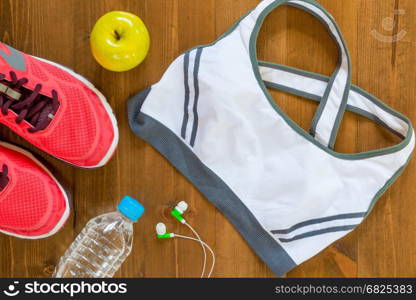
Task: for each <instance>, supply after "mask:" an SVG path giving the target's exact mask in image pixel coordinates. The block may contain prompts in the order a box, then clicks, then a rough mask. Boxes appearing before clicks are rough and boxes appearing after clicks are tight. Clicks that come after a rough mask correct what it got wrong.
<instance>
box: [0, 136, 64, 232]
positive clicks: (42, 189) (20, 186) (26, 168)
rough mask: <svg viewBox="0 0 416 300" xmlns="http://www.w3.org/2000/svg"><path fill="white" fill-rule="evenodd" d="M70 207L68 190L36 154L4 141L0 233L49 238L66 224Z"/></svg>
mask: <svg viewBox="0 0 416 300" xmlns="http://www.w3.org/2000/svg"><path fill="white" fill-rule="evenodd" d="M69 210H70V208H69V203H68V197H67V195H66V193H65V191H64V190H63V189H62V187H61V185H60V184H59V183H58V181H57V180H56V179H55V178H54V177H53V176H52V174H51V173H50V172H49V171H48V170H47V169H46V168H45V167H44V166H43V165H42V164H41V163H40V162H39V161H38V160H36V158H34V157H33V156H32V154H30V153H29V152H27V151H25V150H23V149H21V148H18V147H16V146H13V145H10V144H7V143H0V232H2V233H5V234H8V235H12V236H15V237H20V238H26V239H39V238H45V237H48V236H50V235H52V234H54V233H56V232H57V231H58V230H59V229H60V228H61V227H62V226H63V225H64V223H65V221H66V220H67V219H68V216H69Z"/></svg>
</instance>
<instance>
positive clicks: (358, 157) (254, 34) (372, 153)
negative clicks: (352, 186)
mask: <svg viewBox="0 0 416 300" xmlns="http://www.w3.org/2000/svg"><path fill="white" fill-rule="evenodd" d="M303 1H306V2H310V3H311V4H313V5H316V6H318V7H320V6H319V5H317V4H316V3H315V2H312V1H308V0H303ZM282 2H284V0H280V1H275V2H274V3H273V4H272V5H270V6H269V7H268V8H267V9H266V10H265V11H263V12H262V16H260V17H259V19H258V20H257V23H256V25H255V27H254V29H253V32H252V35H251V38H250V59H251V63H252V69H253V73H254V76H255V77H256V79H257V82H258V84H259V87H260V88H261V89H262V91H263V94H264V95H265V98H266V100H267V101H268V102H269V104H270V105H271V107H272V108H273V109H274V110H275V111H276V113H277V114H278V115H280V116H281V117H282V118H283V120H284V121H285V122H286V123H287V124H288V125H289V126H290V127H291V128H292V129H293V130H294V131H295V132H296V133H298V134H299V135H301V136H302V137H303V138H304V139H306V140H308V141H309V142H311V143H312V144H314V145H315V146H316V147H318V148H319V149H321V150H322V151H325V152H326V153H328V154H330V155H332V156H334V157H336V158H338V159H344V160H361V159H367V158H370V157H376V156H381V155H387V154H391V153H395V152H398V151H400V150H402V149H403V148H405V147H406V146H407V145H408V144H409V143H410V140H411V137H412V134H413V127H412V124H411V122H410V121H409V119H407V118H406V117H405V116H403V115H401V114H400V113H398V112H396V111H394V110H393V109H391V108H390V107H388V106H387V105H385V104H384V103H382V102H381V101H379V100H378V99H376V98H375V97H374V96H372V98H371V100H372V101H373V102H374V103H375V104H376V105H378V106H379V107H381V108H383V109H384V110H387V111H389V112H390V113H392V114H393V115H395V116H400V118H401V119H402V120H403V121H405V122H406V123H407V124H408V125H409V130H408V132H407V135H406V138H405V139H404V140H403V141H402V142H401V143H399V144H397V145H395V146H392V147H386V148H382V149H378V150H372V151H367V152H361V153H354V154H347V153H339V152H336V151H334V150H332V149H330V148H328V147H325V146H323V145H322V144H321V143H319V142H318V141H317V140H315V138H314V137H312V136H311V135H310V134H309V133H308V132H306V131H305V130H304V129H303V128H301V127H300V126H299V125H298V124H296V123H295V122H294V121H293V120H292V119H291V118H290V117H289V116H288V115H286V114H285V113H284V112H283V111H282V110H281V109H280V107H279V106H278V105H277V104H276V103H275V102H274V99H273V97H272V96H271V95H270V93H269V92H268V91H267V88H266V86H265V84H264V82H263V79H262V78H261V74H260V71H259V68H258V64H259V63H258V60H257V49H256V40H257V36H258V34H259V31H260V27H261V24H262V23H263V21H264V18H265V16H267V15H268V14H269V13H270V12H271V10H273V9H274V8H275V7H276V6H278V5H279V4H282ZM357 88H358V87H357ZM358 89H359V90H360V91H362V93H366V94H368V93H367V92H365V91H363V90H361V89H360V88H358Z"/></svg>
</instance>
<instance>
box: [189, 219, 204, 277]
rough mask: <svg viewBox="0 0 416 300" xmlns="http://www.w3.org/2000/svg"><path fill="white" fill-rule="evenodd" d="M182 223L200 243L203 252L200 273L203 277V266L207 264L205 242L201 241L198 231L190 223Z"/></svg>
mask: <svg viewBox="0 0 416 300" xmlns="http://www.w3.org/2000/svg"><path fill="white" fill-rule="evenodd" d="M183 224H185V225H186V226H187V227H188V228H189V229H190V230H191V231H192V232H193V234H194V235H195V236H196V237H197V239H198V241H199V243H200V244H201V248H202V250H203V252H204V264H203V265H202V273H201V278H203V277H204V274H205V266H206V265H207V251H206V250H205V247H204V243H205V242H203V241H202V240H201V238H200V237H199V234H198V232H196V230H195V229H194V228H193V227H192V226H191V225H189V224H188V223H187V222H185V223H183Z"/></svg>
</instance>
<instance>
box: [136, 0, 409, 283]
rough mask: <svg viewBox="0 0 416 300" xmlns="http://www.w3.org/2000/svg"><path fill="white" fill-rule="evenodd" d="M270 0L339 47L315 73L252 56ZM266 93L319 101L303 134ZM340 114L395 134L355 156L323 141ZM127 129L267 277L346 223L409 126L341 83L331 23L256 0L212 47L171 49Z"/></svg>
mask: <svg viewBox="0 0 416 300" xmlns="http://www.w3.org/2000/svg"><path fill="white" fill-rule="evenodd" d="M281 4H286V5H291V6H296V7H299V8H301V9H304V10H306V11H307V12H309V13H311V14H313V15H314V16H316V17H317V18H318V19H319V20H321V21H322V22H323V23H324V24H325V25H326V26H327V27H328V30H329V33H330V34H331V35H332V37H333V38H334V40H335V41H336V42H337V45H338V47H339V53H340V59H339V65H338V67H337V69H336V70H335V72H334V73H333V75H332V76H331V77H330V78H328V77H326V76H322V75H318V74H314V73H310V72H306V71H302V70H298V69H294V68H289V67H285V66H281V65H277V64H272V63H267V62H259V61H258V59H257V54H256V41H257V36H258V32H259V29H260V27H261V25H262V23H263V21H264V19H265V18H266V16H267V15H268V14H269V13H270V12H271V11H272V10H273V9H275V8H276V7H278V6H279V5H281ZM267 87H268V88H275V89H279V90H283V91H286V92H289V93H293V94H296V95H300V96H302V97H305V98H308V99H311V100H314V101H318V102H320V104H319V107H318V110H317V112H316V115H315V117H314V118H313V122H312V126H311V130H310V132H309V133H308V132H306V131H304V130H303V129H302V128H300V127H299V126H298V125H297V124H296V123H294V122H293V121H292V120H291V119H290V118H289V117H288V116H287V115H286V114H285V113H284V112H283V111H282V110H281V109H280V108H279V107H278V106H277V105H276V104H275V102H274V101H273V99H272V97H271V96H270V94H269V92H268V90H267ZM345 110H348V111H352V112H354V113H357V114H359V115H362V116H364V117H366V118H368V119H371V120H373V121H375V122H377V123H379V124H381V125H383V126H384V127H386V128H388V129H389V130H391V131H392V132H393V133H395V134H396V135H398V136H399V137H401V138H402V141H401V142H400V143H399V144H397V145H395V146H393V147H388V148H384V149H380V150H376V151H369V152H363V153H356V154H342V153H338V152H335V151H334V150H333V146H334V143H335V138H336V136H337V132H338V128H339V125H340V122H341V120H342V117H343V115H344V112H345ZM129 121H130V126H131V128H132V129H133V131H134V132H135V133H136V134H137V135H138V136H140V137H141V138H143V139H144V140H146V141H147V142H149V143H150V144H152V145H153V146H154V147H155V148H156V149H157V150H158V151H160V152H161V153H162V154H163V155H164V156H165V157H166V158H167V159H168V160H169V161H170V162H171V163H172V164H173V165H174V166H175V167H176V168H177V169H178V170H180V171H181V172H182V173H183V174H184V175H185V176H186V177H187V178H188V179H189V180H190V181H191V182H192V183H193V184H194V185H195V186H196V187H197V188H198V189H199V190H200V191H201V192H202V193H203V194H204V195H205V196H206V198H208V199H209V200H210V201H211V202H212V203H213V204H215V205H216V206H217V207H218V208H219V209H220V210H221V211H222V212H223V214H224V215H225V216H226V217H227V218H228V219H229V220H230V221H231V222H232V223H233V224H234V226H235V227H236V228H237V229H238V230H239V232H240V233H241V234H242V236H243V237H244V238H245V239H246V241H247V242H248V243H249V244H250V246H251V247H252V248H253V250H254V251H255V252H256V253H257V254H258V255H259V256H260V257H261V258H262V259H263V260H264V262H265V263H267V264H268V266H269V267H270V268H271V269H272V271H273V272H274V273H276V274H277V275H283V274H285V273H286V272H287V271H289V270H290V269H292V268H293V267H295V266H296V265H299V264H300V263H302V262H303V261H305V260H307V259H309V258H310V257H312V256H314V255H315V254H317V253H318V252H320V251H321V250H323V249H324V248H325V247H327V246H328V245H330V244H331V243H333V242H334V241H336V240H337V239H339V238H341V237H343V236H344V235H346V234H347V233H348V232H350V231H351V230H353V229H354V228H355V227H356V226H357V225H358V224H360V223H361V222H362V221H363V218H364V217H365V216H367V215H368V213H369V212H370V210H371V208H372V207H373V205H374V203H375V201H376V200H377V199H378V198H379V197H380V196H381V195H382V194H383V192H384V191H385V190H386V189H387V188H388V187H389V186H390V185H391V183H392V182H393V181H394V180H395V179H396V178H397V177H398V175H399V174H400V173H401V171H403V169H404V168H405V166H406V165H407V163H408V162H409V159H410V156H411V154H412V151H413V148H414V144H415V138H414V132H413V128H412V125H411V123H410V121H409V120H408V119H407V118H406V117H404V116H403V115H401V114H399V113H397V112H396V111H394V110H393V109H391V108H390V107H388V106H387V105H385V104H383V103H382V102H381V101H380V100H378V99H377V98H375V97H374V96H372V95H370V94H368V93H367V92H365V91H363V90H362V89H360V88H359V87H356V86H354V85H351V61H350V56H349V52H348V49H347V47H346V44H345V41H344V39H343V37H342V35H341V32H340V30H339V28H338V26H337V25H336V23H335V21H334V19H333V18H332V16H331V15H329V14H328V13H327V12H326V11H325V10H324V9H323V8H322V7H321V6H320V5H319V4H318V3H316V2H315V1H313V0H264V1H262V2H261V3H260V4H259V5H258V6H257V8H255V9H254V10H253V11H251V12H250V13H249V14H247V15H245V16H244V17H243V18H242V19H240V20H239V22H237V24H235V25H234V26H233V27H232V28H231V29H230V30H229V31H228V32H227V33H226V34H224V35H223V36H222V37H221V38H219V39H218V40H217V41H216V42H214V43H212V44H210V45H205V46H199V47H196V48H194V49H191V50H189V51H187V52H185V53H184V54H183V55H181V56H179V57H178V58H177V59H176V60H175V61H174V62H173V63H172V65H171V66H170V67H169V68H168V70H167V71H166V73H165V74H164V76H163V77H162V79H161V80H160V81H159V82H158V83H156V84H154V85H153V86H151V87H149V88H147V89H146V90H144V91H142V92H141V93H139V94H137V95H136V96H134V97H133V98H132V99H131V100H130V102H129Z"/></svg>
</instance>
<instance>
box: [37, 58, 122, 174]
mask: <svg viewBox="0 0 416 300" xmlns="http://www.w3.org/2000/svg"><path fill="white" fill-rule="evenodd" d="M32 57H33V58H35V59H37V60H40V61H42V62H44V63H47V64H51V65H53V66H55V67H57V68H59V69H61V70H63V71H66V72H68V73H69V74H71V75H72V76H73V77H75V78H76V79H78V80H79V81H81V82H82V83H84V84H85V85H86V86H87V87H88V88H89V89H90V90H92V91H93V92H94V93H95V94H96V95H97V96H98V98H99V99H100V101H101V103H102V104H103V106H104V108H105V110H106V111H107V113H108V115H109V116H110V120H111V123H112V125H113V130H114V139H113V142H112V143H111V146H110V148H109V149H108V152H107V153H106V155H105V156H104V158H103V159H102V160H101V161H100V162H99V163H98V164H97V165H94V166H77V165H74V164H73V163H71V162H69V161H66V160H64V159H61V158H59V157H57V159H59V160H62V161H64V162H66V163H68V164H70V165H73V166H77V167H81V168H86V169H93V168H99V167H102V166H104V165H105V164H107V162H108V161H109V160H110V159H111V157H112V156H113V154H114V152H115V150H116V148H117V144H118V141H119V131H118V126H117V119H116V116H115V115H114V112H113V109H112V108H111V106H110V104H109V103H108V102H107V99H106V98H105V96H104V95H103V94H102V93H101V92H100V91H99V90H98V89H97V88H96V87H95V86H94V85H93V84H92V83H91V82H90V81H88V80H87V79H86V78H85V77H83V76H81V75H79V74H77V73H75V72H74V71H73V70H71V69H69V68H68V67H65V66H62V65H60V64H58V63H56V62H53V61H49V60H47V59H44V58H40V57H36V56H32ZM54 157H55V156H54Z"/></svg>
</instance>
